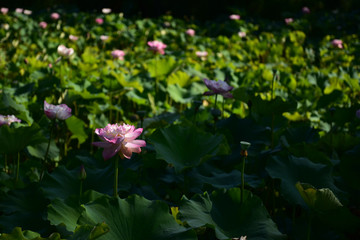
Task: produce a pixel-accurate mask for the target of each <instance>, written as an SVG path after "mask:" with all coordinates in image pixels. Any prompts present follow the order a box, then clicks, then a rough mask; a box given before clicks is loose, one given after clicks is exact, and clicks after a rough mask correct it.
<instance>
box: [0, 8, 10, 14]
mask: <svg viewBox="0 0 360 240" xmlns="http://www.w3.org/2000/svg"><path fill="white" fill-rule="evenodd" d="M8 11H9V9H8V8H5V7H3V8H1V9H0V12H1V13H2V14H4V15H6V14H7V13H8Z"/></svg>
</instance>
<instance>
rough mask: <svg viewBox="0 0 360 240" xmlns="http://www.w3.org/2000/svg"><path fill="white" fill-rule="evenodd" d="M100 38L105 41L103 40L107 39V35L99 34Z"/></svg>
mask: <svg viewBox="0 0 360 240" xmlns="http://www.w3.org/2000/svg"><path fill="white" fill-rule="evenodd" d="M100 39H101V41H103V42H105V41H107V40H109V36H106V35H101V36H100Z"/></svg>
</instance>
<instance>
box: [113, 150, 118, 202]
mask: <svg viewBox="0 0 360 240" xmlns="http://www.w3.org/2000/svg"><path fill="white" fill-rule="evenodd" d="M114 161H115V171H114V197H117V196H118V175H119V158H118V157H117V156H116V157H115V159H114Z"/></svg>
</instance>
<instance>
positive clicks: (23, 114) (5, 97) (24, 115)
mask: <svg viewBox="0 0 360 240" xmlns="http://www.w3.org/2000/svg"><path fill="white" fill-rule="evenodd" d="M9 108H11V109H13V110H15V111H16V112H17V113H18V114H16V115H17V117H19V118H21V119H24V120H25V121H26V122H27V123H28V124H32V123H33V121H34V120H33V119H32V118H31V117H30V115H29V111H28V110H27V109H26V107H25V106H23V105H21V104H18V103H16V102H15V101H14V100H13V99H12V98H11V97H10V94H8V93H4V94H2V101H1V102H0V110H1V111H2V112H3V111H4V110H5V109H6V110H7V109H9Z"/></svg>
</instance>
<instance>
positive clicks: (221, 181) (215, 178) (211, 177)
mask: <svg viewBox="0 0 360 240" xmlns="http://www.w3.org/2000/svg"><path fill="white" fill-rule="evenodd" d="M188 175H189V177H191V178H192V180H191V185H195V184H194V183H195V182H196V183H200V184H201V186H202V185H204V184H210V185H212V186H213V187H215V188H227V189H228V188H234V187H238V186H240V184H241V172H240V171H238V170H232V171H231V172H224V171H222V170H220V169H219V168H216V167H213V166H211V165H210V164H207V163H204V164H201V165H200V166H199V167H197V168H194V169H193V170H192V171H191V172H189V173H188ZM244 176H245V183H246V184H247V185H249V186H251V187H253V188H256V187H258V186H259V185H261V184H262V180H261V179H260V178H259V177H258V176H256V175H247V174H244ZM200 191H201V190H200Z"/></svg>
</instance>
